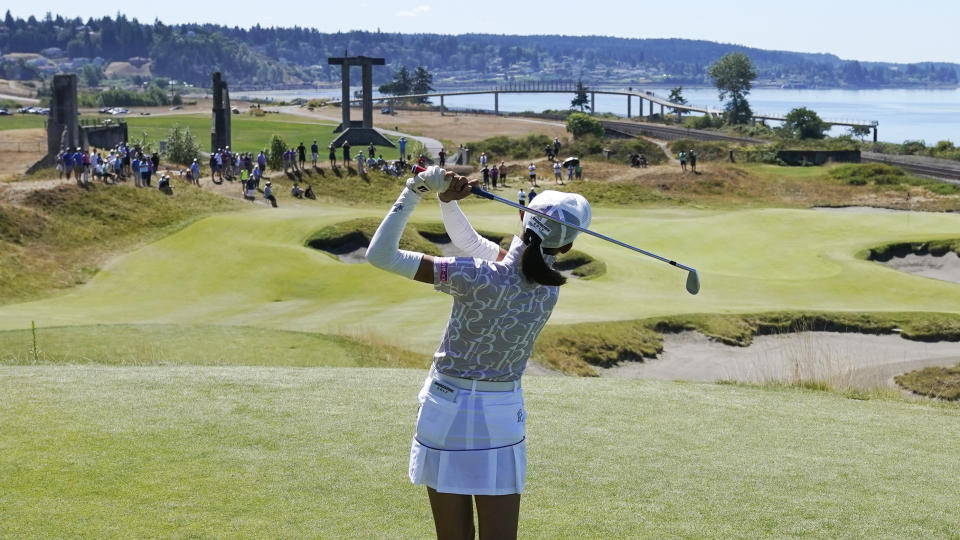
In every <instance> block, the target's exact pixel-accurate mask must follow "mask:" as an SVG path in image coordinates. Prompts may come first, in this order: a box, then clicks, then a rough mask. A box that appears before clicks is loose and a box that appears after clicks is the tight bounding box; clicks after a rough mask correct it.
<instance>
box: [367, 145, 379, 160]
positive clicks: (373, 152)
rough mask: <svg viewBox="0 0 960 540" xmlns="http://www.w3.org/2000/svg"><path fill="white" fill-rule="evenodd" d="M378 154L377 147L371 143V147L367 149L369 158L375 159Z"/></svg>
mask: <svg viewBox="0 0 960 540" xmlns="http://www.w3.org/2000/svg"><path fill="white" fill-rule="evenodd" d="M376 154H377V147H376V146H374V145H373V143H370V146H368V147H367V156H369V157H371V158H373V157H374V156H376Z"/></svg>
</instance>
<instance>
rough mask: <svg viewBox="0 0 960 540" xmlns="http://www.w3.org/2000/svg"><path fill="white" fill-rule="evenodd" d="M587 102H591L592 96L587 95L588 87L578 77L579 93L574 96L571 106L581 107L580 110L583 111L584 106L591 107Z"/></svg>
mask: <svg viewBox="0 0 960 540" xmlns="http://www.w3.org/2000/svg"><path fill="white" fill-rule="evenodd" d="M587 103H590V98H589V97H587V87H586V86H584V85H583V80H582V79H577V95H576V96H574V98H573V101H571V102H570V106H571V107H580V112H583V109H584V108H586V109H588V110H589V109H590V106H589V105H587Z"/></svg>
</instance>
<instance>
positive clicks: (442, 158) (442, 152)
mask: <svg viewBox="0 0 960 540" xmlns="http://www.w3.org/2000/svg"><path fill="white" fill-rule="evenodd" d="M437 158H439V159H440V167H443V166H444V165H446V164H447V152H446V150H444V149H443V148H441V149H440V151H439V152H437Z"/></svg>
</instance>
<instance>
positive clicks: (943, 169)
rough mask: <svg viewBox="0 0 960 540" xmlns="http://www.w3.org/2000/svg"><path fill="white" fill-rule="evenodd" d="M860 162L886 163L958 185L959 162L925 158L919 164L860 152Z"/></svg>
mask: <svg viewBox="0 0 960 540" xmlns="http://www.w3.org/2000/svg"><path fill="white" fill-rule="evenodd" d="M860 161H862V162H864V163H886V164H888V165H893V166H895V167H900V168H901V169H903V170H905V171H909V172H912V173H913V174H916V175H918V176H925V177H928V178H933V179H934V180H942V181H944V182H947V183H949V184H957V185H960V162H957V161H952V160H946V159H936V158H927V159H924V160H923V162H919V161H917V160H914V159H911V158H910V157H909V156H892V155H889V154H878V153H875V152H861V153H860ZM938 162H940V163H938Z"/></svg>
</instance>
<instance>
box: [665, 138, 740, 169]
mask: <svg viewBox="0 0 960 540" xmlns="http://www.w3.org/2000/svg"><path fill="white" fill-rule="evenodd" d="M735 146H736V145H734V144H733V143H730V142H726V141H696V140H693V139H677V140H675V141H671V142H670V143H668V144H667V148H669V149H670V151H671V152H673V155H674V156H676V155H677V154H679V153H680V152H689V151H690V149H691V148H693V150H694V151H695V152H696V153H697V163H700V162H704V161H726V160H727V159H728V155H729V152H730V149H731V148H734V147H735Z"/></svg>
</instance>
